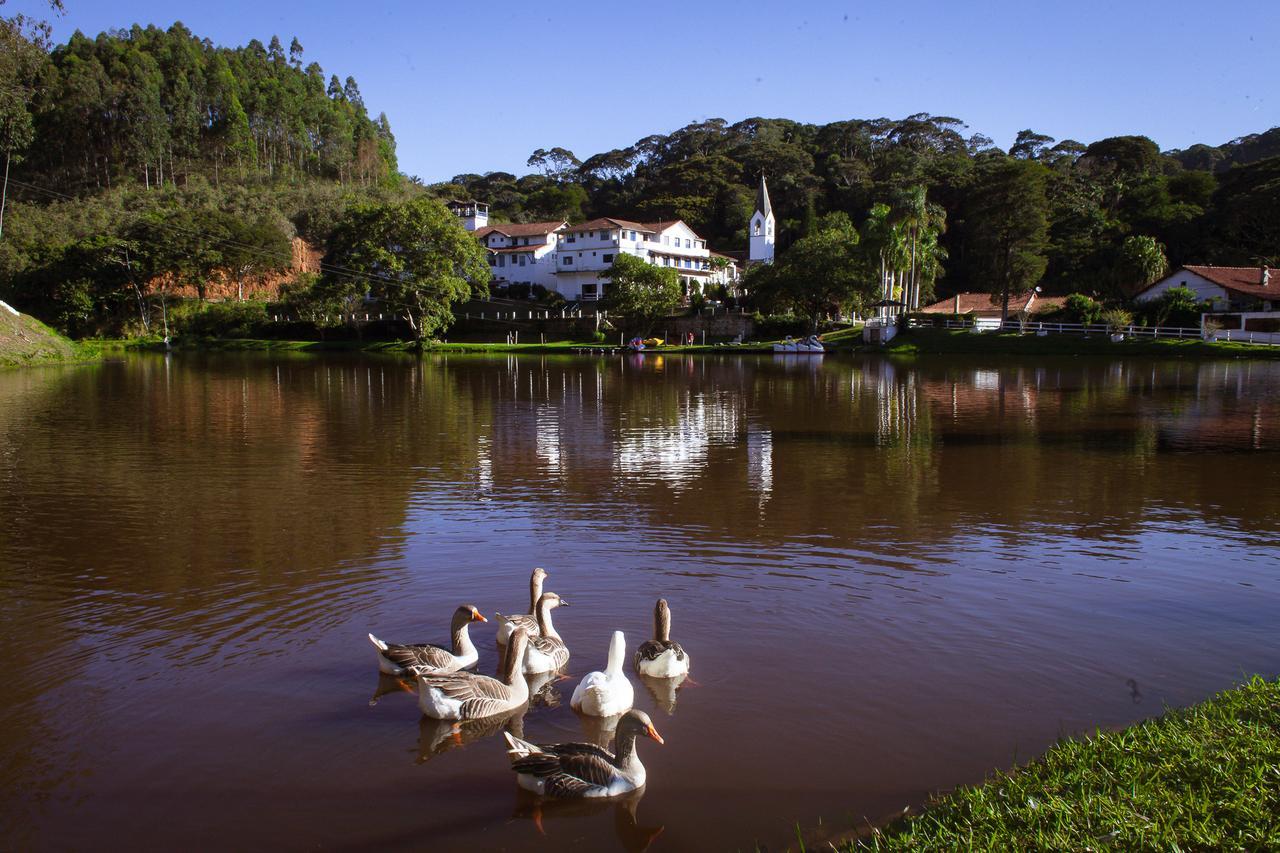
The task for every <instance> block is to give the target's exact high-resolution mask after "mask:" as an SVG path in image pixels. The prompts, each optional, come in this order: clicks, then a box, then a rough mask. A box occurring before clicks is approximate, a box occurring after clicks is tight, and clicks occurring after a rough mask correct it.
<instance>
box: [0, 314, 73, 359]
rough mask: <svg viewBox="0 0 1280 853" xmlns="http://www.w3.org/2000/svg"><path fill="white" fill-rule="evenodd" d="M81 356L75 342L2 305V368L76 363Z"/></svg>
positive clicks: (0, 330)
mask: <svg viewBox="0 0 1280 853" xmlns="http://www.w3.org/2000/svg"><path fill="white" fill-rule="evenodd" d="M80 356H81V353H80V351H79V350H78V349H77V347H76V345H75V344H73V343H72V342H71V341H69V340H67V339H66V338H64V337H62V336H61V335H59V334H58V333H57V332H55V331H53V330H52V329H50V328H49V327H48V326H46V325H45V324H44V323H41V322H40V321H39V320H37V319H35V318H34V317H28V316H27V315H26V314H19V313H17V312H16V311H14V310H13V309H12V308H10V307H9V306H8V304H6V303H4V302H0V368H4V367H19V366H23V365H31V364H44V363H53V362H59V361H72V360H74V359H76V358H79V357H80Z"/></svg>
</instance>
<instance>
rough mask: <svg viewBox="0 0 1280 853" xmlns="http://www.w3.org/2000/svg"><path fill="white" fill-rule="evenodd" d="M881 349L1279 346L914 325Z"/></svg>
mask: <svg viewBox="0 0 1280 853" xmlns="http://www.w3.org/2000/svg"><path fill="white" fill-rule="evenodd" d="M881 351H882V352H886V353H890V354H893V355H932V354H937V353H967V354H984V355H1106V356H1112V357H1115V356H1126V355H1143V356H1156V357H1159V358H1280V347H1272V346H1261V345H1257V344H1240V343H1227V342H1225V341H1221V342H1216V343H1207V342H1205V341H1201V340H1198V339H1188V340H1177V339H1175V338H1160V339H1158V340H1151V339H1149V338H1142V339H1140V340H1126V341H1122V342H1120V343H1112V342H1111V340H1110V338H1108V337H1107V336H1106V335H1101V334H1099V335H1092V336H1090V337H1087V338H1086V337H1082V336H1079V335H1058V334H1052V333H1051V334H1048V335H1045V336H1044V337H1043V338H1040V337H1036V336H1035V335H1034V334H1028V335H1019V334H1017V333H1016V332H999V333H996V332H983V333H981V334H975V333H973V332H969V331H960V330H952V329H912V330H911V331H908V332H903V333H902V334H900V335H898V336H897V337H896V338H894V339H893V340H892V341H890V342H889V343H888V344H887V345H886V346H884V347H883V348H882V349H881Z"/></svg>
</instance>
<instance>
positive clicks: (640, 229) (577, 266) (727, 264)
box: [450, 202, 738, 302]
mask: <svg viewBox="0 0 1280 853" xmlns="http://www.w3.org/2000/svg"><path fill="white" fill-rule="evenodd" d="M450 207H451V208H454V209H455V212H457V213H458V214H459V217H460V218H461V219H462V221H463V225H464V226H465V227H466V228H467V230H468V231H473V232H475V234H476V236H477V237H478V238H479V239H480V240H481V241H482V242H483V243H484V245H485V247H486V248H487V249H488V250H489V266H490V269H491V270H492V272H493V283H494V284H495V285H498V286H501V285H504V284H530V285H542V286H543V287H545V288H547V289H548V290H553V291H555V292H557V293H559V294H560V295H561V296H563V297H564V298H565V299H568V300H570V301H582V302H595V301H597V300H599V299H601V298H602V297H603V296H604V291H605V288H606V287H607V286H608V276H607V272H608V270H609V268H610V267H612V266H613V261H614V259H615V258H616V257H617V256H618V255H620V254H624V253H625V254H628V255H635V256H636V257H638V258H642V259H644V260H646V261H648V262H649V263H651V264H655V265H658V266H664V267H672V268H674V269H675V270H676V271H677V273H678V274H679V276H680V283H681V284H682V285H683V287H684V291H685V294H686V295H687V296H692V295H694V294H698V293H706V292H707V289H708V288H709V287H710V286H711V285H714V284H724V285H726V286H729V287H732V286H734V285H735V284H736V283H737V281H738V266H737V262H736V261H734V260H733V259H732V258H728V257H725V256H724V255H715V257H716V258H717V259H720V258H723V261H719V260H717V261H713V260H712V256H713V254H714V253H712V252H711V251H710V250H709V249H708V248H707V241H706V240H704V239H702V238H701V237H699V236H698V235H697V234H696V233H694V231H693V229H692V228H690V227H689V226H688V225H686V224H685V223H684V222H682V221H681V220H678V219H677V220H672V221H668V222H631V221H628V220H625V219H615V218H612V217H604V218H601V219H593V220H591V221H590V222H583V223H581V224H580V225H569V224H567V223H566V222H563V221H560V222H529V223H512V224H505V225H486V224H480V223H478V222H476V221H475V219H473V218H471V216H469V215H467V214H471V213H473V212H475V211H478V210H479V209H480V208H481V207H483V205H479V204H477V203H475V202H452V203H450ZM464 211H465V213H464Z"/></svg>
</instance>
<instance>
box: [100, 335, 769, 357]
mask: <svg viewBox="0 0 1280 853" xmlns="http://www.w3.org/2000/svg"><path fill="white" fill-rule="evenodd" d="M99 344H100V345H101V346H103V347H106V348H108V349H117V350H131V349H142V350H163V349H164V342H163V341H161V340H160V339H157V338H137V339H131V340H111V341H101V342H99ZM618 348H619V347H618V344H617V343H611V344H601V343H596V342H595V341H547V342H546V343H526V344H508V343H503V342H500V341H499V342H492V343H490V342H470V341H468V342H428V343H424V344H423V346H422V351H423V352H443V353H450V352H455V353H467V352H474V353H540V352H542V353H573V352H580V351H583V350H587V351H592V350H598V351H602V352H603V351H611V350H617V349H618ZM172 349H174V350H179V351H182V350H189V351H196V350H218V351H232V352H234V351H240V352H254V351H257V352H386V353H414V352H417V351H418V348H417V346H416V345H415V344H414V343H413V342H412V341H353V340H335V341H282V340H272V339H258V338H175V339H174V340H173V343H172ZM647 351H648V352H654V353H672V354H674V353H685V352H734V353H743V352H771V351H772V350H771V347H770V345H769V344H742V345H735V346H730V345H729V344H707V345H705V346H702V345H694V346H687V347H685V346H680V347H662V348H660V349H656V350H647Z"/></svg>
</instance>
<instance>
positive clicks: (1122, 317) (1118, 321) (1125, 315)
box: [1101, 308, 1133, 334]
mask: <svg viewBox="0 0 1280 853" xmlns="http://www.w3.org/2000/svg"><path fill="white" fill-rule="evenodd" d="M1101 319H1102V322H1104V323H1106V324H1107V329H1108V330H1110V331H1111V333H1112V334H1117V333H1119V332H1123V331H1124V330H1125V329H1126V328H1128V327H1129V326H1132V325H1133V315H1132V314H1130V313H1129V312H1128V311H1125V310H1124V309H1123V308H1112V309H1111V310H1109V311H1104V312H1103V314H1102V318H1101Z"/></svg>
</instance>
